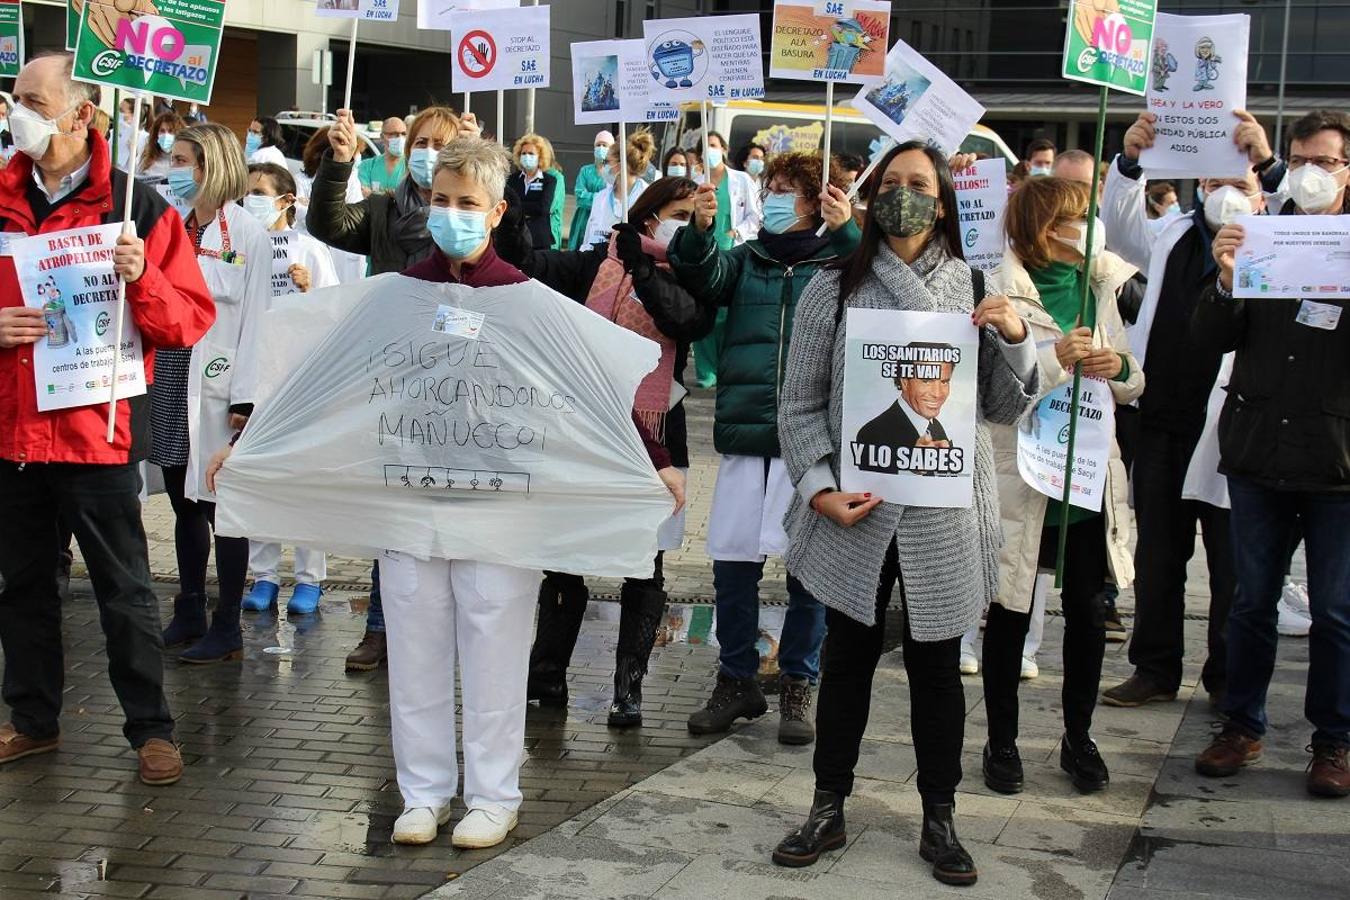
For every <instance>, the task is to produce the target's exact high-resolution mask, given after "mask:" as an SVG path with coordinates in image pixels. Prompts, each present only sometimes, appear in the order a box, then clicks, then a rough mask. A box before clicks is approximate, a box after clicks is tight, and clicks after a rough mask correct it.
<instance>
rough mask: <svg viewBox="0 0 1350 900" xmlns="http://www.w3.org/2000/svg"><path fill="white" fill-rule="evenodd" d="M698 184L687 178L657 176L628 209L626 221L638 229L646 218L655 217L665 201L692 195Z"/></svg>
mask: <svg viewBox="0 0 1350 900" xmlns="http://www.w3.org/2000/svg"><path fill="white" fill-rule="evenodd" d="M697 190H698V185H697V184H695V183H694V181H693V180H692V179H689V178H658V179H656V180H655V181H653V182H652V185H651V187H649V188H647V189H646V190H645V191H643V192H642V193H641V194H639V195H638V198H637V199H636V200H634V201H633V205H632V207H630V208H629V210H628V222H629V224H631V225H633V226H635V227H636V228H637V229H638V230H639V231H641V230H642V226H643V224H644V223H645V222H646V221H647V220H648V219H653V218H656V217H657V216H658V215H659V214H660V212H661V209H662V208H663V207H664V206H665V205H666V204H667V203H674V202H675V201H676V200H683V199H684V198H686V197H692V196H693V195H694V192H695V191H697Z"/></svg>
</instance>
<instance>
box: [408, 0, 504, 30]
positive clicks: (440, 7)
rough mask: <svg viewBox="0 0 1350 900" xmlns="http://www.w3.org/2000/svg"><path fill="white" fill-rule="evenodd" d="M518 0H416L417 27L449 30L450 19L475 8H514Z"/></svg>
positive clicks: (451, 26)
mask: <svg viewBox="0 0 1350 900" xmlns="http://www.w3.org/2000/svg"><path fill="white" fill-rule="evenodd" d="M518 6H520V0H417V27H418V28H424V29H428V30H432V31H450V30H451V29H453V28H454V27H455V26H454V24H453V23H452V19H453V18H454V17H455V16H456V15H457V14H459V13H462V12H464V11H466V10H475V9H515V8H516V7H518Z"/></svg>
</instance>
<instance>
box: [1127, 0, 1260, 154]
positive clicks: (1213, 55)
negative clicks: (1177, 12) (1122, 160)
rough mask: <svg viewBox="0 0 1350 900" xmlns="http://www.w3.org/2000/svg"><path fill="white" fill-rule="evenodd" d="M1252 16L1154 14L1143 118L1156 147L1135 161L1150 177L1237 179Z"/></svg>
mask: <svg viewBox="0 0 1350 900" xmlns="http://www.w3.org/2000/svg"><path fill="white" fill-rule="evenodd" d="M1250 30H1251V17H1250V16H1247V15H1230V16H1171V15H1168V14H1166V13H1158V20H1157V23H1156V25H1155V26H1154V29H1153V50H1152V53H1151V55H1150V57H1149V59H1150V63H1149V84H1148V94H1147V98H1148V99H1147V103H1148V111H1149V112H1151V113H1153V114H1154V115H1156V116H1157V117H1158V121H1157V123H1156V124H1155V125H1154V129H1155V131H1156V132H1157V140H1156V141H1155V142H1154V144H1153V146H1152V147H1150V148H1148V149H1147V150H1144V151H1143V152H1142V153H1140V154H1139V164H1140V165H1141V166H1143V167H1144V171H1145V172H1147V173H1148V177H1149V178H1242V177H1245V176H1246V175H1247V173H1248V172H1249V171H1250V170H1251V162H1250V161H1249V160H1248V159H1247V155H1246V154H1245V153H1243V152H1242V151H1241V150H1239V149H1238V147H1237V145H1236V144H1234V143H1233V131H1234V130H1235V129H1236V128H1237V126H1238V119H1237V117H1236V116H1234V115H1233V110H1235V109H1245V108H1246V106H1247V38H1248V34H1249V32H1250Z"/></svg>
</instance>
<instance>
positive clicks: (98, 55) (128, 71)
mask: <svg viewBox="0 0 1350 900" xmlns="http://www.w3.org/2000/svg"><path fill="white" fill-rule="evenodd" d="M224 19H225V4H224V3H223V2H221V0H89V2H86V3H85V4H84V10H83V14H82V15H81V17H80V28H79V33H78V35H77V38H76V44H75V71H74V75H75V77H76V78H77V79H79V80H81V81H94V82H98V83H99V84H108V85H112V86H114V87H121V88H128V89H131V90H135V91H148V92H150V93H154V94H159V95H161V96H165V97H173V98H176V99H179V100H186V101H189V102H193V103H201V104H206V103H209V102H210V100H211V87H212V85H213V83H214V82H215V77H216V65H217V63H218V62H219V56H220V35H221V29H222V27H223V25H224Z"/></svg>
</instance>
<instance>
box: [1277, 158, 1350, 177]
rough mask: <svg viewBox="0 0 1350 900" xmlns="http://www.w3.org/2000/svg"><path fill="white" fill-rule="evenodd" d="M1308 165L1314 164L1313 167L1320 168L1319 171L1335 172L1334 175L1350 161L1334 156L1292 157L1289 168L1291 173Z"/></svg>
mask: <svg viewBox="0 0 1350 900" xmlns="http://www.w3.org/2000/svg"><path fill="white" fill-rule="evenodd" d="M1308 163H1312V164H1313V165H1315V166H1317V168H1319V169H1323V170H1325V171H1327V172H1333V173H1334V172H1337V171H1339V170H1340V169H1342V168H1343V167H1344V166H1345V165H1346V164H1347V163H1350V159H1338V158H1337V157H1334V156H1291V157H1289V168H1290V170H1291V171H1292V170H1293V169H1301V168H1303V167H1304V166H1306V165H1307V164H1308Z"/></svg>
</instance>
